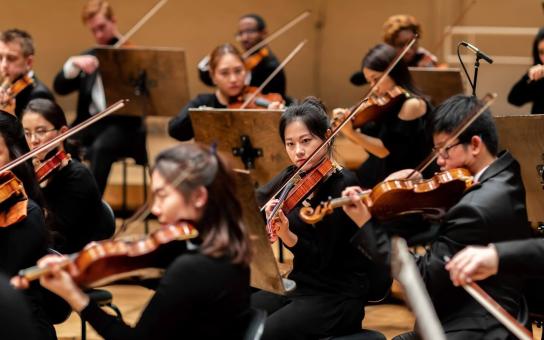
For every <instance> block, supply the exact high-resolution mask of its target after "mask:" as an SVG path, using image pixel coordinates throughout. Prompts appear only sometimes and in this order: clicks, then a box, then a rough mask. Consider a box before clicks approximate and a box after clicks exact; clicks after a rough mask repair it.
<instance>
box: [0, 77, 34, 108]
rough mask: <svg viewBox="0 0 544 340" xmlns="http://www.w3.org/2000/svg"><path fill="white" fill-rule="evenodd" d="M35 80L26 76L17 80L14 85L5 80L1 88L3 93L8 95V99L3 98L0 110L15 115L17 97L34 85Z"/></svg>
mask: <svg viewBox="0 0 544 340" xmlns="http://www.w3.org/2000/svg"><path fill="white" fill-rule="evenodd" d="M33 83H34V79H32V78H31V77H29V76H28V74H25V75H24V76H22V77H21V78H19V79H17V80H16V81H15V82H14V83H13V84H12V83H10V81H9V79H5V80H4V82H3V83H2V85H1V86H0V89H1V92H4V93H7V97H5V98H3V99H2V101H1V102H0V109H1V110H4V111H6V112H9V113H13V114H14V113H15V97H16V96H17V95H18V94H19V93H21V91H23V90H24V89H25V88H27V87H28V86H30V85H32V84H33Z"/></svg>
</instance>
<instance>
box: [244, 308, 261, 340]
mask: <svg viewBox="0 0 544 340" xmlns="http://www.w3.org/2000/svg"><path fill="white" fill-rule="evenodd" d="M265 322H266V312H265V311H264V310H261V309H257V308H251V309H250V317H249V326H248V328H247V331H246V334H245V336H244V340H259V339H260V338H261V336H262V335H263V331H264V324H265Z"/></svg>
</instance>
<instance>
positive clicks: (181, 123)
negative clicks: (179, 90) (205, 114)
mask: <svg viewBox="0 0 544 340" xmlns="http://www.w3.org/2000/svg"><path fill="white" fill-rule="evenodd" d="M207 98H208V97H207V96H206V97H205V96H203V95H198V96H196V98H193V99H191V100H190V101H189V103H187V105H185V106H184V107H183V108H182V109H181V111H180V112H179V113H178V115H177V116H176V117H174V118H172V119H171V120H170V121H169V122H168V134H169V135H170V137H172V138H175V139H177V140H179V141H187V140H190V139H191V138H193V137H194V136H195V134H194V131H193V124H192V123H191V119H190V117H189V109H193V108H198V107H200V106H203V105H210V103H209V100H206V99H207Z"/></svg>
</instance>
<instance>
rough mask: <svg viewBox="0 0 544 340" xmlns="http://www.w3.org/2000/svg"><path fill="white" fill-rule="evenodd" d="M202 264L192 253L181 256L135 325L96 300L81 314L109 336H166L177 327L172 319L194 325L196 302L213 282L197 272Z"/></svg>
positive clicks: (121, 338) (147, 337) (201, 299)
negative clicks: (123, 320)
mask: <svg viewBox="0 0 544 340" xmlns="http://www.w3.org/2000/svg"><path fill="white" fill-rule="evenodd" d="M199 267H200V266H199V265H198V263H193V262H191V259H190V258H189V257H185V258H183V257H182V258H178V260H176V263H175V264H173V265H172V266H171V268H169V270H168V271H167V272H166V275H165V276H164V277H163V279H162V280H161V283H160V285H159V287H158V288H157V291H156V292H155V295H153V297H152V298H151V300H150V301H149V304H148V305H147V307H146V308H145V310H144V311H143V313H142V315H141V317H140V320H139V321H138V323H137V324H136V325H135V327H130V326H128V325H126V324H124V323H123V322H121V321H119V320H118V319H117V318H116V317H114V316H112V315H109V314H107V313H106V312H105V311H103V310H102V309H100V307H98V305H96V304H95V303H93V302H90V303H89V305H87V307H85V308H84V309H83V310H82V311H81V316H82V317H83V318H84V319H85V320H87V321H88V322H89V323H90V324H91V325H92V326H93V328H94V329H95V330H96V331H97V332H98V333H99V334H100V335H101V336H102V337H104V338H105V339H111V340H116V339H119V340H128V339H153V338H158V337H159V334H163V336H165V335H164V330H168V329H175V328H176V327H175V325H172V324H171V323H177V324H178V323H181V324H187V325H190V324H191V322H192V320H194V317H193V311H194V310H195V306H196V305H197V304H198V303H202V301H205V297H206V294H207V292H206V291H205V290H206V288H205V287H208V286H209V285H205V284H203V283H202V282H200V280H204V278H203V277H202V276H201V275H198V274H196V275H195V273H202V271H203V270H204V269H203V268H199ZM208 279H209V278H208ZM173 316H175V317H173Z"/></svg>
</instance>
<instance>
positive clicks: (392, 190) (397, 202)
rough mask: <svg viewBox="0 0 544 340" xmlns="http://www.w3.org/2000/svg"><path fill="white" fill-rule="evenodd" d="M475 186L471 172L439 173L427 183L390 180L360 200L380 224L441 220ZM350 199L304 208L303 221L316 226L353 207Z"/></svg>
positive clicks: (366, 193) (369, 191) (362, 196)
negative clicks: (414, 218) (411, 217)
mask: <svg viewBox="0 0 544 340" xmlns="http://www.w3.org/2000/svg"><path fill="white" fill-rule="evenodd" d="M471 185H472V176H471V174H470V172H469V171H468V170H467V169H463V168H457V169H451V170H448V171H443V172H440V173H437V174H436V175H434V176H433V177H432V178H430V179H427V180H412V179H401V180H390V181H385V182H382V183H379V184H377V185H376V186H375V187H374V188H373V189H372V190H367V191H365V192H364V193H363V194H362V195H361V196H360V199H361V200H362V201H363V203H364V204H365V205H366V206H367V207H368V209H369V210H370V212H371V214H372V216H373V217H375V218H377V219H378V220H382V221H383V220H391V219H395V218H397V217H401V216H403V215H408V214H424V215H426V216H428V217H431V218H439V217H441V216H442V215H444V214H445V212H446V211H447V210H448V209H449V208H450V207H452V206H453V205H454V204H455V203H457V202H458V201H459V199H460V198H461V197H462V196H463V194H464V192H465V190H466V189H467V188H469V187H470V186H471ZM350 202H351V199H350V198H349V197H342V198H337V199H333V200H330V201H328V202H324V203H321V204H320V205H319V206H317V207H316V208H315V209H314V208H311V207H304V208H302V209H301V210H300V218H301V219H302V220H303V221H305V222H306V223H316V222H318V221H320V220H321V219H323V217H324V216H325V215H326V214H330V213H332V211H333V210H334V209H335V208H338V207H340V206H342V205H346V204H350Z"/></svg>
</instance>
